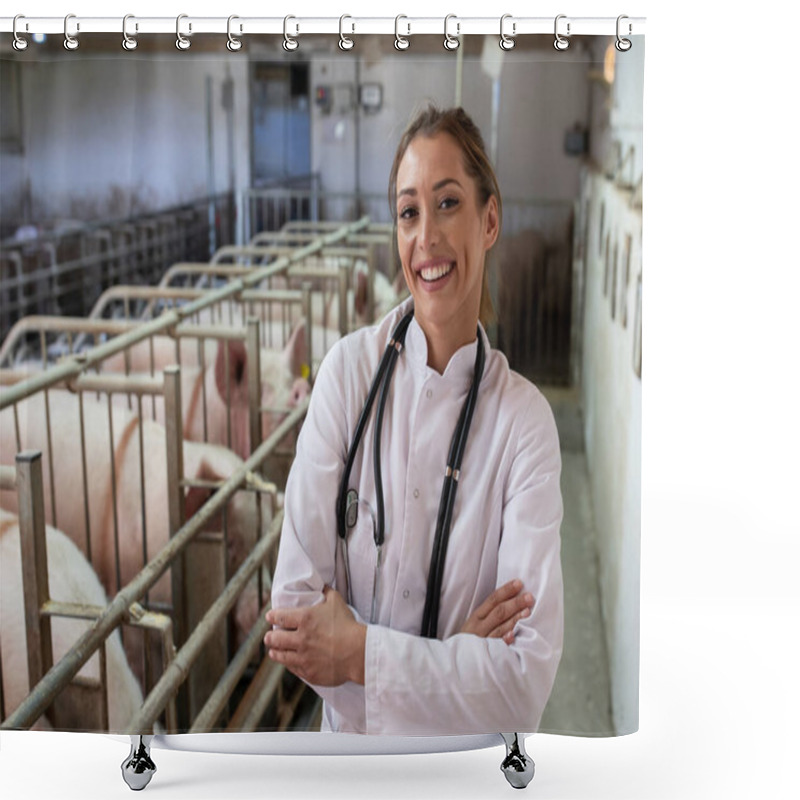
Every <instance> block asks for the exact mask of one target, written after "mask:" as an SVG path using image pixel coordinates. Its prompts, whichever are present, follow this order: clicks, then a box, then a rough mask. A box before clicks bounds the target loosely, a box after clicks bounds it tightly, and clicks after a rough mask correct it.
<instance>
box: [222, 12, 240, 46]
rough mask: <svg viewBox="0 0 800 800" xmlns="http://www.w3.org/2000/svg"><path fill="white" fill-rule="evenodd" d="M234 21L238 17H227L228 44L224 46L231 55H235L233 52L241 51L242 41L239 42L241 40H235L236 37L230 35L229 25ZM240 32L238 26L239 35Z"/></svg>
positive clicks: (232, 15) (234, 15) (233, 15)
mask: <svg viewBox="0 0 800 800" xmlns="http://www.w3.org/2000/svg"><path fill="white" fill-rule="evenodd" d="M235 19H239V17H237V16H236V14H231V15H230V16H229V17H228V43H227V45H225V46H226V47H227V48H228V50H230V51H231V53H235V52H237V51H238V50H241V49H242V40H241V39H237V38H236V37H235V36H234V35H233V34H232V33H231V23H232V22H233V21H234V20H235ZM241 32H242V26H241V25H240V26H239V33H241Z"/></svg>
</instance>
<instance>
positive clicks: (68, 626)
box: [0, 509, 142, 733]
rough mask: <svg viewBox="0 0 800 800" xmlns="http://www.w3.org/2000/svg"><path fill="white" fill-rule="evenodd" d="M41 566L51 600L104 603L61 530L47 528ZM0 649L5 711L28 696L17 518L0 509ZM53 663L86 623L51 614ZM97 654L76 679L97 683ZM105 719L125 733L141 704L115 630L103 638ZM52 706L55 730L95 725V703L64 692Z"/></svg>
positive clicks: (42, 722)
mask: <svg viewBox="0 0 800 800" xmlns="http://www.w3.org/2000/svg"><path fill="white" fill-rule="evenodd" d="M45 530H46V540H47V564H48V584H49V593H50V598H51V599H52V600H59V601H62V602H67V603H80V604H84V605H93V606H99V607H105V606H106V604H107V603H108V600H107V598H106V594H105V592H104V591H103V587H102V586H101V585H100V581H99V580H98V579H97V575H95V573H94V570H93V569H92V567H91V565H90V564H89V562H88V561H87V560H86V559H85V558H84V556H83V554H82V553H81V552H80V550H78V548H77V547H76V546H75V545H74V544H73V543H72V542H71V541H70V540H69V539H68V538H67V537H66V536H65V535H64V534H63V533H62V532H61V531H58V530H55V529H54V528H51V527H49V526H47V528H46V529H45ZM0 577H1V578H2V580H0V649H2V653H3V672H2V680H3V697H4V700H5V711H6V714H7V715H8V714H10V713H11V712H12V711H14V710H15V709H16V708H17V706H19V704H20V703H21V702H22V700H23V699H24V698H25V697H26V696H27V695H28V693H29V692H30V689H31V687H30V686H29V685H28V658H27V647H26V636H25V615H24V604H23V599H22V558H21V553H20V535H19V524H18V520H17V517H16V516H14V515H13V514H10V513H8V512H7V511H3V510H2V509H0ZM50 624H51V631H52V640H53V663H54V664H55V663H57V662H58V661H59V659H61V658H62V657H63V656H64V654H65V653H66V652H67V650H68V649H69V648H70V647H72V645H73V644H74V643H75V642H76V641H77V640H78V639H79V638H80V637H81V636H82V635H83V633H84V631H85V630H86V629H87V628H88V627H89V625H90V622H88V621H87V620H81V619H68V618H65V617H53V618H51V623H50ZM99 676H100V657H99V655H98V654H95V655H93V656H92V657H91V658H90V659H89V661H87V662H86V664H84V665H83V667H82V668H81V669H80V671H79V672H78V677H80V678H83V679H84V680H86V679H89V680H91V681H92V682H97V681H99ZM106 676H107V682H108V683H107V686H108V722H109V730H111V731H112V732H118V733H126V732H127V724H128V722H129V721H130V720H131V718H132V717H133V715H134V714H135V713H136V712H137V711H138V710H139V708H140V707H141V705H142V690H141V688H140V686H139V683H138V682H137V680H136V678H135V676H134V674H133V672H132V670H131V668H130V665H129V664H128V661H127V659H126V658H125V653H124V651H123V649H122V641H121V639H120V635H119V631H118V630H117V631H114V632H113V633H112V634H111V635H110V636H109V637H108V639H107V640H106ZM54 708H55V710H56V716H53V719H54V720H57V724H58V727H59V730H77V731H80V730H93V729H96V728H97V726H98V724H99V719H100V714H99V707H95V706H93V705H92V704H87V703H86V702H74V701H73V702H70V698H69V693H68V692H66V693H64V694H62V695H61V696H60V697H59V698H57V699H56V701H55V704H54ZM51 715H52V712H50V714H49V715H43V716H42V717H40V718H39V720H37V722H36V723H34V725H33V728H34V729H48V728H50V727H51V725H50V716H51Z"/></svg>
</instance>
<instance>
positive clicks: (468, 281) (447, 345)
mask: <svg viewBox="0 0 800 800" xmlns="http://www.w3.org/2000/svg"><path fill="white" fill-rule="evenodd" d="M396 203H397V248H398V252H399V254H400V261H401V263H402V266H403V274H404V276H405V279H406V283H407V284H408V289H409V291H410V292H411V294H412V295H413V297H414V314H415V316H416V318H417V321H418V323H419V325H420V326H421V327H422V329H423V330H424V331H425V335H426V337H427V339H428V345H429V347H430V346H433V347H434V349H436V350H438V351H439V352H440V353H444V354H445V355H446V353H449V354H450V355H452V353H453V352H455V349H457V348H458V347H460V346H461V345H463V344H467V343H468V342H471V341H473V340H474V339H475V331H476V327H477V323H478V312H479V308H480V302H481V289H482V284H483V270H484V261H485V255H486V251H487V250H488V248H489V247H491V246H492V244H493V243H494V240H495V238H496V236H497V230H498V215H497V203H496V200H495V198H490V200H489V202H487V203H486V205H485V206H483V207H481V205H480V203H479V201H478V189H477V184H476V182H475V179H474V178H473V177H472V176H471V175H470V174H469V173H468V172H467V170H466V168H465V165H464V156H463V154H462V151H461V148H460V146H459V145H458V143H457V142H456V140H455V139H453V137H452V136H450V135H449V134H446V133H439V134H436V135H434V136H418V137H417V138H415V139H413V140H412V141H411V143H410V144H409V146H408V148H407V150H406V152H405V154H404V155H403V159H402V161H401V162H400V165H399V167H398V171H397V196H396Z"/></svg>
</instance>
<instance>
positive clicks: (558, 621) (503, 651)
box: [365, 392, 564, 735]
mask: <svg viewBox="0 0 800 800" xmlns="http://www.w3.org/2000/svg"><path fill="white" fill-rule="evenodd" d="M515 431H516V433H517V436H516V437H515V438H516V441H517V442H518V443H519V445H518V448H517V451H516V454H515V456H514V458H513V460H512V463H511V467H510V471H509V477H508V479H507V482H506V487H505V492H504V501H503V513H502V528H503V529H502V538H501V541H500V546H499V552H498V570H497V585H498V586H500V585H502V584H503V583H505V582H506V581H508V580H511V579H512V578H515V577H516V578H520V579H522V581H523V583H524V586H525V589H526V590H528V591H530V592H531V593H532V594H533V596H534V599H535V605H534V608H533V612H532V613H531V615H530V616H529V617H528V618H527V619H524V620H521V621H520V622H518V623H517V626H516V628H515V642H514V644H513V645H511V646H509V645H507V644H506V643H505V642H504V641H503V640H502V639H485V638H481V637H478V636H475V635H472V634H463V633H459V634H456V635H454V636H451V637H450V638H449V639H446V640H444V641H440V640H431V639H423V638H420V637H418V636H414V635H411V634H407V633H403V632H400V631H396V630H391V629H389V628H386V627H379V626H376V625H369V626H368V628H367V643H366V659H365V675H366V687H365V688H366V723H367V732H368V733H370V734H375V733H391V734H407V735H445V734H454V735H455V734H472V733H490V732H494V733H499V732H513V731H517V732H533V731H535V730H536V729H537V728H538V726H539V720H540V718H541V715H542V711H543V710H544V706H545V704H546V703H547V699H548V697H549V696H550V691H551V689H552V687H553V682H554V680H555V674H556V669H557V667H558V662H559V660H560V657H561V650H562V646H563V624H564V623H563V584H562V575H561V558H560V550H561V544H560V526H561V519H562V514H563V508H562V501H561V490H560V475H561V455H560V451H559V445H558V434H557V432H556V427H555V422H554V420H553V415H552V412H551V410H550V407H549V405H548V404H547V402H546V400H545V399H544V397H542V396H541V395H540V394H539V393H538V392H537V393H536V395H535V396H534V397H533V399H532V401H531V403H530V404H529V408H528V412H527V413H526V414H524V415H521V419H520V424H519V425H517V426H516V428H515ZM511 441H514V439H512V440H511Z"/></svg>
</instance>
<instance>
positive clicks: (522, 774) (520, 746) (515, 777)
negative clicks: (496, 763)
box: [500, 733, 536, 789]
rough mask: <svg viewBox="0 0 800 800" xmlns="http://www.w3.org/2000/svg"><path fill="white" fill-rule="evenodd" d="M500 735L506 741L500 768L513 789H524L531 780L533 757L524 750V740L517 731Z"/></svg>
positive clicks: (533, 767) (534, 766) (534, 768)
mask: <svg viewBox="0 0 800 800" xmlns="http://www.w3.org/2000/svg"><path fill="white" fill-rule="evenodd" d="M500 735H501V736H502V737H503V739H504V741H505V743H506V757H505V759H503V763H502V764H501V765H500V769H501V770H503V775H505V776H506V780H507V781H508V782H509V783H510V784H511V785H512V786H513V787H514V788H515V789H524V788H525V787H526V786H527V785H528V784H529V783H530V782H531V781H532V780H533V773H534V771H535V770H536V765H535V764H534V763H533V759H532V758H531V757H530V756H529V755H528V754H527V753H526V752H525V740H524V739H523V738H522V737H521V736H520V735H519V734H518V733H503V734H500Z"/></svg>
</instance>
